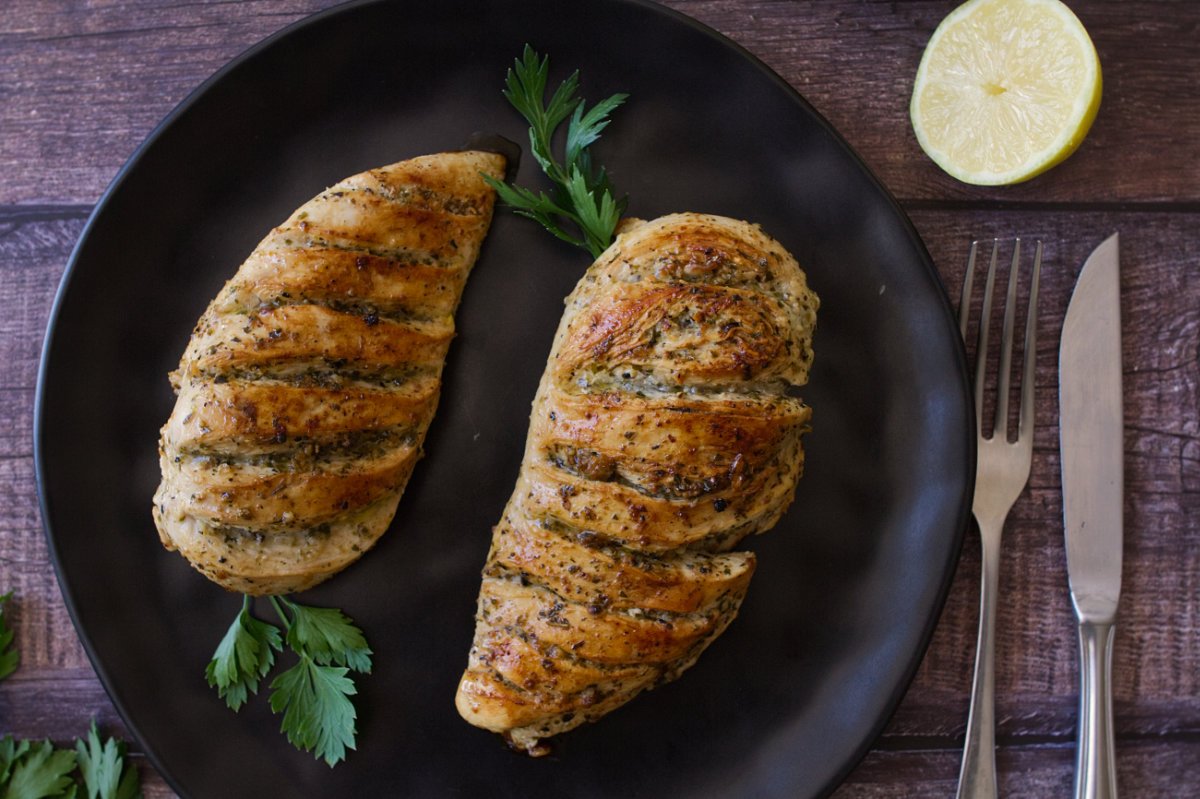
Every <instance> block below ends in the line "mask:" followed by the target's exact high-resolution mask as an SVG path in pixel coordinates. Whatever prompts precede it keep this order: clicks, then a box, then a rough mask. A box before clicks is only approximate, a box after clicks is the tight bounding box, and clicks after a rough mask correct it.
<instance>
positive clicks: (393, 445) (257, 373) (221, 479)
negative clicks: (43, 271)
mask: <svg viewBox="0 0 1200 799" xmlns="http://www.w3.org/2000/svg"><path fill="white" fill-rule="evenodd" d="M481 173H487V174H490V175H493V176H496V177H501V176H502V175H503V173H504V159H503V158H502V157H501V156H498V155H493V154H491V153H484V152H453V153H441V154H438V155H430V156H424V157H421V158H414V159H412V160H409V161H404V162H401V163H398V164H392V165H391V166H385V167H381V168H379V169H372V170H370V171H368V172H364V173H362V174H359V175H355V176H353V177H350V178H347V179H346V180H343V181H342V182H340V183H338V184H337V185H336V186H334V187H332V188H330V189H327V190H326V191H324V192H322V193H321V194H319V195H317V196H316V197H314V198H313V199H312V200H310V201H308V202H307V203H305V204H304V205H303V206H302V207H301V208H299V209H298V210H297V211H296V212H295V213H294V214H292V216H291V217H290V218H289V219H288V220H287V221H286V222H284V223H283V225H281V226H280V227H278V228H276V229H274V230H272V231H271V232H270V233H269V234H268V235H267V237H266V238H265V239H263V240H262V242H261V243H260V244H259V245H258V247H257V248H256V249H255V250H254V252H253V253H251V255H250V257H249V258H248V259H246V262H245V263H243V264H242V266H241V268H240V269H239V270H238V272H237V274H236V275H234V277H233V279H232V280H230V281H229V282H228V283H227V284H226V285H225V287H224V288H223V289H222V291H221V293H220V294H219V295H218V296H217V298H216V299H215V300H213V302H212V303H211V304H210V305H209V306H208V309H207V310H206V311H205V312H204V315H203V316H202V317H201V318H200V321H199V323H198V324H197V325H196V329H195V331H194V332H193V334H192V338H191V341H190V343H189V344H188V346H187V350H186V351H185V352H184V354H183V359H182V361H181V362H180V365H179V369H178V371H176V372H173V373H172V374H171V382H172V384H173V385H174V387H175V389H176V393H177V395H178V399H177V401H176V403H175V410H174V412H173V413H172V414H171V417H170V419H169V420H168V421H167V423H166V426H164V427H163V429H162V437H161V441H160V445H159V457H160V461H161V465H162V483H161V484H160V485H159V488H158V492H157V493H156V494H155V496H154V520H155V523H156V525H157V526H158V532H159V535H160V537H161V538H162V542H163V545H164V546H166V547H167V549H177V550H179V552H180V553H181V554H182V555H183V556H184V557H185V558H187V559H188V560H189V561H190V562H191V564H192V565H193V566H195V567H196V568H197V569H198V570H199V571H200V572H202V573H203V574H205V575H206V576H207V577H209V578H210V579H212V580H213V581H215V582H217V583H219V584H220V585H222V586H224V587H225V588H228V589H230V590H232V591H240V592H244V593H247V594H256V595H262V594H284V593H289V592H293V591H301V590H304V589H305V588H309V587H311V586H313V585H315V584H316V583H318V582H320V581H321V580H324V579H325V578H327V577H329V576H330V575H332V574H334V573H336V572H337V571H339V570H340V569H342V568H344V567H346V566H347V565H349V564H350V563H351V562H353V561H354V560H355V559H357V558H358V557H359V556H361V555H362V553H363V552H365V551H366V550H368V549H369V548H370V547H371V546H372V545H373V544H374V543H375V541H376V539H378V538H379V536H380V535H382V533H383V532H384V531H385V530H386V529H387V527H388V525H389V524H390V522H391V520H392V517H393V515H394V514H395V512H396V506H397V503H398V502H399V500H400V495H401V493H402V492H403V490H404V486H405V484H406V483H407V482H408V478H409V475H410V474H411V473H412V470H413V465H414V464H415V463H416V461H417V459H418V458H419V457H420V456H421V446H422V442H423V441H424V439H425V431H426V429H427V428H428V426H429V422H430V420H431V419H432V418H433V413H434V409H435V407H436V406H437V401H438V392H439V389H440V386H441V373H442V365H443V362H444V360H445V357H446V351H447V348H448V347H449V344H450V339H451V338H452V337H453V335H454V311H455V309H456V308H457V306H458V301H459V298H460V297H461V295H462V290H463V286H464V284H465V282H466V279H467V275H468V273H469V272H470V271H471V267H472V265H473V264H474V262H475V258H476V256H477V255H478V253H479V248H480V245H481V243H482V241H483V238H484V235H485V234H486V233H487V230H488V226H489V224H490V223H491V218H492V208H493V204H494V201H495V198H494V193H493V191H492V190H491V188H490V187H488V185H487V184H486V183H485V182H484V180H483V179H482V177H481Z"/></svg>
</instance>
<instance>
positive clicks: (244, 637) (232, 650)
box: [204, 596, 283, 710]
mask: <svg viewBox="0 0 1200 799" xmlns="http://www.w3.org/2000/svg"><path fill="white" fill-rule="evenodd" d="M282 649H283V643H282V639H281V638H280V634H279V628H278V627H275V626H274V625H271V624H267V623H266V622H264V621H259V620H258V619H256V618H254V617H253V616H251V615H250V597H248V596H243V597H242V610H241V612H240V613H238V615H237V617H236V618H235V619H234V620H233V624H231V625H230V626H229V630H228V632H226V633H225V637H224V638H223V639H221V643H220V645H219V646H217V651H216V652H215V653H214V654H213V659H212V660H211V661H210V662H209V664H208V666H207V667H205V669H204V676H205V678H206V679H207V680H208V684H209V685H211V686H213V687H214V688H216V689H217V694H218V695H219V696H220V697H221V698H222V699H224V700H225V703H226V704H227V705H229V707H230V708H232V709H233V710H238V709H240V708H241V706H242V705H243V704H245V702H246V699H247V697H248V695H249V694H251V693H258V682H259V680H261V679H262V678H263V677H265V676H266V674H267V672H268V671H270V670H271V666H273V665H274V664H275V652H276V651H282Z"/></svg>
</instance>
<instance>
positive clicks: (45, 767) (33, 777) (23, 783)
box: [3, 741, 75, 799]
mask: <svg viewBox="0 0 1200 799" xmlns="http://www.w3.org/2000/svg"><path fill="white" fill-rule="evenodd" d="M74 770H75V753H74V752H73V751H71V750H70V749H55V748H54V746H53V744H51V743H50V742H49V741H41V742H40V743H31V744H29V748H28V750H27V751H26V752H25V753H24V754H22V755H21V756H19V757H18V758H17V759H16V761H15V763H14V764H13V766H12V774H11V776H10V778H9V780H8V783H7V785H6V787H5V791H4V797H3V799H49V798H51V797H53V798H54V799H57V797H67V796H74V795H75V783H74V782H73V781H72V780H71V777H70V776H69V775H70V773H71V772H72V771H74Z"/></svg>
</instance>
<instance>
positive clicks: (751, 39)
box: [0, 0, 1200, 204]
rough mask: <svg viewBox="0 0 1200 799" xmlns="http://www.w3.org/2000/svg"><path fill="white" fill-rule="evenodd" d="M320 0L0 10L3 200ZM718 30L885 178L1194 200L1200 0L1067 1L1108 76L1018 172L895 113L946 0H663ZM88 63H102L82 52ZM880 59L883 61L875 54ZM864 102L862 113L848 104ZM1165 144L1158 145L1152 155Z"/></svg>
mask: <svg viewBox="0 0 1200 799" xmlns="http://www.w3.org/2000/svg"><path fill="white" fill-rule="evenodd" d="M331 5H334V3H332V2H328V1H327V0H276V1H275V2H267V0H253V1H252V2H244V3H225V2H209V3H195V4H163V3H160V2H157V0H114V1H113V2H107V3H100V4H85V3H81V2H68V1H67V0H56V1H54V2H51V1H50V0H36V1H35V0H20V1H19V2H17V3H15V6H14V7H12V8H10V9H8V10H7V11H6V14H5V15H4V17H3V18H0V41H3V42H4V45H3V46H4V49H5V59H4V60H3V61H2V62H0V70H2V71H0V130H4V131H5V134H6V135H5V136H4V137H3V139H0V167H2V168H3V169H4V170H5V171H6V173H7V174H6V179H5V182H4V186H3V191H2V192H0V204H11V203H84V204H90V203H92V202H94V201H95V200H96V199H97V198H98V197H99V195H100V193H101V192H102V191H103V189H104V187H105V186H106V185H107V184H108V181H109V180H110V179H111V178H112V176H113V174H115V172H116V170H117V169H118V168H119V167H120V166H121V164H122V163H124V161H125V159H126V158H128V156H129V155H130V154H131V153H132V152H133V150H134V149H135V148H136V147H137V145H138V144H140V143H141V141H142V140H143V139H144V138H145V137H146V135H147V134H148V133H149V132H150V131H151V130H152V129H153V128H154V126H155V125H156V124H157V123H158V121H159V120H160V119H162V117H163V116H164V115H166V114H167V112H169V111H170V110H171V109H172V108H173V107H174V106H175V104H176V103H178V102H179V101H180V100H182V99H183V98H184V97H186V96H187V94H188V93H189V92H191V91H192V90H193V89H194V88H196V86H198V85H199V84H200V82H201V81H202V80H203V79H205V78H206V77H208V76H209V75H210V74H212V73H213V72H215V71H216V70H217V69H218V68H220V67H221V66H222V65H223V64H225V63H226V62H227V61H228V60H229V59H231V58H233V57H234V56H236V55H237V54H238V53H240V52H242V51H243V50H245V49H246V48H247V47H249V46H250V45H252V44H254V43H255V42H257V41H259V40H260V39H262V38H263V37H264V36H266V35H268V34H270V33H273V32H274V31H276V30H278V29H279V28H281V27H283V26H284V25H286V24H287V23H290V22H292V21H295V20H297V19H300V18H302V17H304V16H306V15H307V14H309V13H311V12H313V11H316V10H319V9H321V8H324V7H328V6H331ZM665 5H667V6H669V7H672V8H674V9H676V10H678V11H681V12H683V13H685V14H688V15H690V16H692V17H694V18H696V19H698V20H699V21H701V22H703V23H705V24H706V25H709V26H710V27H712V28H714V29H716V30H718V31H720V32H722V33H724V34H726V35H728V36H730V37H732V38H733V39H734V40H735V41H737V42H738V43H739V44H741V45H743V46H744V47H746V49H748V50H749V51H750V52H751V53H753V54H754V55H756V56H758V57H759V58H761V59H762V60H763V61H764V62H766V64H767V65H768V66H770V67H772V68H773V69H774V70H776V71H777V72H778V73H779V74H780V75H781V76H782V77H783V78H784V79H786V80H787V81H788V82H789V83H791V84H792V85H793V86H795V87H796V88H797V90H799V91H800V92H801V93H802V94H803V95H804V96H805V97H806V98H807V99H808V100H809V101H810V102H811V103H812V104H813V105H814V106H815V107H816V108H817V110H819V111H821V112H822V113H823V114H824V115H825V116H827V117H828V118H829V120H830V122H832V123H833V124H834V126H836V127H837V128H838V129H839V130H840V131H841V132H842V133H843V135H845V136H846V138H847V140H849V142H850V144H851V145H853V146H854V147H855V148H856V149H857V150H858V151H859V152H860V153H861V154H862V156H863V158H864V159H865V160H866V162H867V163H868V164H869V165H870V166H871V167H872V168H873V169H874V170H875V171H876V172H878V173H879V175H880V177H881V178H882V179H883V180H884V182H885V183H886V184H887V185H888V186H889V187H890V188H891V189H892V191H893V192H895V193H896V194H897V195H898V196H900V197H903V198H921V199H926V200H937V201H946V200H971V201H977V200H980V199H993V200H998V201H1005V202H1014V201H1018V202H1023V201H1029V202H1049V201H1074V202H1089V203H1118V202H1131V201H1152V202H1159V203H1171V204H1179V203H1196V202H1198V201H1200V138H1197V137H1195V136H1190V137H1185V136H1181V135H1180V131H1181V130H1197V129H1200V97H1197V95H1196V92H1195V91H1194V86H1193V82H1194V76H1195V75H1196V74H1197V73H1198V72H1200V36H1197V35H1196V31H1197V29H1198V26H1200V5H1197V4H1194V3H1172V2H1148V1H1147V0H1129V1H1128V2H1121V3H1112V2H1107V3H1105V2H1091V3H1075V4H1073V5H1074V6H1075V8H1076V11H1077V13H1078V14H1079V16H1080V18H1081V19H1082V21H1083V22H1084V24H1085V25H1086V26H1087V27H1088V29H1089V31H1091V33H1092V36H1093V39H1094V40H1095V43H1096V48H1097V51H1098V52H1099V54H1100V59H1101V64H1102V67H1103V70H1104V80H1105V85H1106V87H1107V91H1106V92H1105V95H1104V102H1103V105H1102V107H1101V110H1100V114H1099V116H1098V118H1097V120H1096V123H1095V126H1094V128H1093V130H1092V133H1091V135H1090V136H1089V137H1088V139H1087V142H1086V143H1085V144H1084V146H1083V147H1082V148H1081V149H1080V151H1079V152H1078V153H1077V154H1076V155H1075V156H1073V157H1072V158H1071V159H1070V160H1068V161H1067V162H1066V163H1065V164H1063V165H1062V166H1060V167H1058V168H1057V169H1055V170H1054V173H1053V175H1052V176H1044V177H1041V178H1037V179H1035V180H1033V181H1031V182H1029V183H1027V184H1024V185H1022V186H1018V187H1008V188H998V189H987V190H984V189H979V188H975V187H968V186H963V185H962V184H959V183H956V182H955V181H954V180H952V179H951V178H949V177H947V176H946V175H944V174H942V173H941V172H940V171H939V170H938V169H937V168H936V167H935V166H934V165H933V163H932V162H930V161H929V159H927V158H925V157H924V155H923V154H922V153H921V151H920V149H919V148H918V146H917V143H916V139H915V137H914V136H913V134H912V131H911V128H910V127H909V125H908V100H909V96H910V94H911V91H912V79H913V76H914V75H915V73H916V68H917V64H918V63H919V61H920V57H921V53H922V51H923V49H924V46H925V43H926V41H927V40H928V37H929V35H930V34H931V33H932V32H933V29H934V28H935V27H937V23H938V22H939V21H940V20H941V18H942V17H943V16H944V15H945V14H946V13H947V12H948V10H949V9H950V8H952V7H953V4H952V3H947V2H891V1H890V0H874V1H873V2H845V1H844V0H820V1H819V2H781V1H780V0H740V1H737V0H670V2H667V3H665ZM96 63H103V64H104V65H105V69H104V70H103V71H102V72H97V71H96V70H94V69H93V68H92V65H94V64H96ZM884 64H886V65H887V66H886V68H882V67H881V65H884ZM864 108H869V109H871V113H869V114H864V113H862V109H864ZM1164 153H1170V157H1169V158H1164V157H1163V154H1164Z"/></svg>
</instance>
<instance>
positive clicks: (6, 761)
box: [0, 735, 29, 788]
mask: <svg viewBox="0 0 1200 799" xmlns="http://www.w3.org/2000/svg"><path fill="white" fill-rule="evenodd" d="M28 751H29V741H14V740H13V737H12V736H11V735H5V736H4V737H3V738H0V788H3V787H4V786H5V785H6V784H7V783H8V776H9V773H10V772H11V771H12V766H13V763H15V762H16V761H17V758H19V757H21V756H22V755H24V754H25V753H26V752H28Z"/></svg>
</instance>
